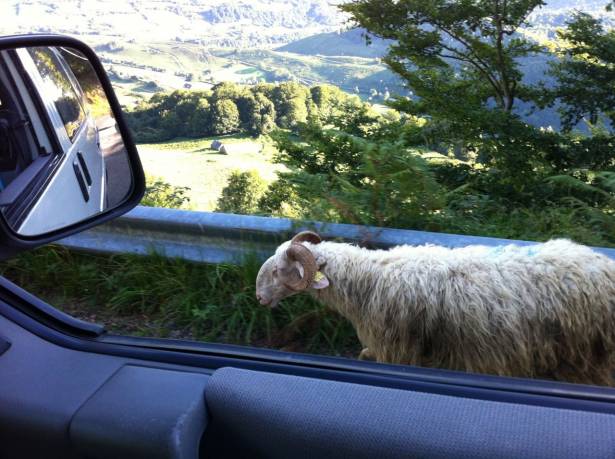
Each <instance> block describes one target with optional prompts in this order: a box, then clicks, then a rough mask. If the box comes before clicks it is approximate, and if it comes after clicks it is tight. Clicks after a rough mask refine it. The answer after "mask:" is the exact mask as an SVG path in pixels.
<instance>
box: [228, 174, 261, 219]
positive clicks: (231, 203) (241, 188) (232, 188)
mask: <svg viewBox="0 0 615 459" xmlns="http://www.w3.org/2000/svg"><path fill="white" fill-rule="evenodd" d="M266 189H267V185H266V183H265V181H264V180H263V179H262V178H261V176H260V175H259V173H258V172H257V171H247V172H240V171H233V172H232V173H231V175H230V177H229V178H228V182H227V185H226V187H224V189H223V190H222V195H221V196H220V198H219V199H218V204H217V207H216V212H226V213H233V214H242V215H249V214H254V213H256V212H257V210H258V201H259V199H260V197H261V196H262V195H263V193H264V192H265V190H266Z"/></svg>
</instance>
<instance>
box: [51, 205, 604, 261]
mask: <svg viewBox="0 0 615 459" xmlns="http://www.w3.org/2000/svg"><path fill="white" fill-rule="evenodd" d="M304 229H313V230H316V231H317V232H318V233H319V234H320V235H322V236H323V238H325V239H339V240H344V241H347V242H355V243H360V244H364V245H367V246H369V247H377V248H388V247H392V246H396V245H402V244H409V245H422V244H437V245H443V246H446V247H463V246H466V245H472V244H481V245H488V246H499V245H506V244H511V243H515V244H518V245H532V244H536V243H535V242H530V241H517V240H509V239H498V238H491V237H478V236H463V235H455V234H444V233H431V232H426V231H413V230H399V229H391V228H378V227H371V226H358V225H347V224H339V223H322V222H297V221H293V220H290V219H287V218H270V217H256V216H247V215H234V214H221V213H213V212H194V211H186V210H177V209H163V208H156V207H143V206H138V207H136V208H135V209H133V210H132V211H130V212H128V213H127V214H125V215H123V216H121V217H119V218H117V219H115V220H113V221H111V222H109V223H106V224H104V225H100V226H98V227H95V228H93V229H90V230H88V231H85V232H83V233H80V234H76V235H74V236H70V237H68V238H65V239H62V240H61V241H59V243H60V244H62V245H64V246H66V247H68V248H71V249H75V250H80V251H88V252H100V253H133V254H142V255H147V254H152V253H157V254H160V255H163V256H166V257H172V258H183V259H185V260H190V261H196V262H204V263H222V262H227V263H234V262H235V263H236V262H239V261H240V260H241V259H242V258H243V257H244V256H245V255H247V254H254V255H256V256H257V257H259V258H263V259H264V258H267V257H268V256H270V255H271V254H272V253H273V252H274V251H275V249H276V247H277V246H278V245H279V244H280V243H281V242H283V241H286V240H288V239H290V238H291V237H292V236H293V235H294V234H295V233H296V232H298V231H301V230H304ZM596 250H597V251H599V252H602V253H604V254H606V255H608V256H609V257H611V258H613V259H615V249H606V248H601V247H597V248H596Z"/></svg>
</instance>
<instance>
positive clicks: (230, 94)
mask: <svg viewBox="0 0 615 459" xmlns="http://www.w3.org/2000/svg"><path fill="white" fill-rule="evenodd" d="M212 93H213V94H212V97H213V98H214V99H231V100H232V101H234V102H236V101H237V100H238V99H239V98H240V97H242V96H244V95H246V94H247V93H248V90H247V89H246V88H245V87H244V86H241V85H238V84H235V83H233V82H230V81H224V82H222V83H218V84H217V85H215V86H214V87H213V88H212Z"/></svg>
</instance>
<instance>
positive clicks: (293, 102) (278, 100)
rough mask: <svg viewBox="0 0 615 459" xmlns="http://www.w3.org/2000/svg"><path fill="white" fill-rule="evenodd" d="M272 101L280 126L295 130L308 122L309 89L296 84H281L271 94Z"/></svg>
mask: <svg viewBox="0 0 615 459" xmlns="http://www.w3.org/2000/svg"><path fill="white" fill-rule="evenodd" d="M271 101H272V102H273V103H274V106H275V112H276V122H277V125H278V126H280V127H282V128H287V129H288V128H293V127H295V126H296V125H297V123H302V122H305V121H306V120H307V117H308V114H309V106H310V102H311V95H310V91H309V89H308V88H307V87H305V86H303V85H301V84H299V83H295V82H284V83H280V84H279V85H277V86H276V87H275V88H274V89H273V91H272V92H271Z"/></svg>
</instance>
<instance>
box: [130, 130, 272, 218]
mask: <svg viewBox="0 0 615 459" xmlns="http://www.w3.org/2000/svg"><path fill="white" fill-rule="evenodd" d="M213 139H221V140H222V141H223V142H224V143H227V144H238V143H246V142H258V143H260V144H262V145H263V150H262V151H260V152H233V153H231V154H228V155H223V154H220V153H218V152H217V151H215V150H212V149H211V148H210V145H211V142H212V140H213ZM137 148H138V150H139V156H140V158H141V161H142V163H143V168H144V169H145V172H146V173H147V174H148V175H150V176H155V177H160V178H161V179H163V180H164V181H165V182H168V183H170V184H171V185H174V186H183V187H188V188H190V191H189V192H188V193H187V195H188V197H189V198H190V202H191V208H192V209H193V210H202V211H213V210H214V209H215V208H216V203H217V200H218V197H219V196H220V194H221V192H222V189H223V188H224V187H225V186H226V183H227V180H228V177H229V176H230V174H231V173H232V172H233V171H234V170H240V171H250V170H256V171H257V172H258V173H259V174H260V176H261V177H262V178H263V179H264V180H265V181H266V182H268V183H269V182H272V181H273V180H275V179H276V177H277V172H278V171H281V170H284V168H283V166H280V165H275V164H273V163H272V158H273V154H274V152H275V147H274V146H273V145H272V144H271V142H270V140H268V139H267V138H265V137H261V138H258V139H253V138H251V137H249V136H246V135H233V136H223V137H207V138H201V139H176V140H172V141H168V142H162V143H156V144H141V145H138V146H137Z"/></svg>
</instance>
